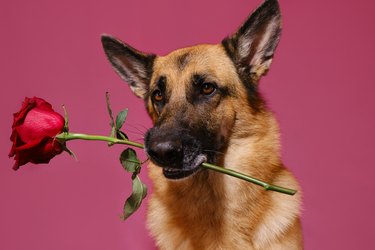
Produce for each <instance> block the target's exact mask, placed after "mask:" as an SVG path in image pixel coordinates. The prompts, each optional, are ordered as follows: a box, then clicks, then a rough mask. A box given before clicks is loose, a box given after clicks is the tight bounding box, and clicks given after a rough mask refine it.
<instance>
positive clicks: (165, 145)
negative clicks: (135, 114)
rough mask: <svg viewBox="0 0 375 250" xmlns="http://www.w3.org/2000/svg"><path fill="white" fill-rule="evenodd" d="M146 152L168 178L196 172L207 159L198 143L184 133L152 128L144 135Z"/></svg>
mask: <svg viewBox="0 0 375 250" xmlns="http://www.w3.org/2000/svg"><path fill="white" fill-rule="evenodd" d="M145 148H146V153H147V154H148V156H149V157H150V160H151V161H152V162H153V163H155V164H156V165H158V166H160V167H162V168H163V174H164V176H165V177H166V178H168V179H181V178H185V177H188V176H191V175H192V174H194V173H196V172H197V171H198V170H199V169H200V165H201V164H202V163H203V162H206V161H207V157H206V155H204V154H202V153H201V147H200V146H199V143H198V142H197V141H195V140H194V138H193V137H190V136H188V135H186V134H181V133H176V134H173V132H171V133H168V134H166V133H160V130H159V129H157V128H153V129H151V130H149V131H148V132H147V134H146V137H145Z"/></svg>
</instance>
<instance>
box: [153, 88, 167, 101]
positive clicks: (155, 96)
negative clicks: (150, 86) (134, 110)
mask: <svg viewBox="0 0 375 250" xmlns="http://www.w3.org/2000/svg"><path fill="white" fill-rule="evenodd" d="M152 99H153V100H154V101H155V102H161V101H163V99H164V96H163V94H162V93H161V91H160V90H155V91H154V93H152Z"/></svg>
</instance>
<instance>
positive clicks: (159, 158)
mask: <svg viewBox="0 0 375 250" xmlns="http://www.w3.org/2000/svg"><path fill="white" fill-rule="evenodd" d="M147 154H148V155H149V156H150V157H151V160H152V161H154V162H155V163H157V164H159V165H161V167H175V168H181V167H182V166H181V165H182V164H181V163H182V158H183V152H182V144H181V141H180V140H177V139H176V140H165V141H162V140H158V141H154V142H151V143H150V144H149V145H148V147H147Z"/></svg>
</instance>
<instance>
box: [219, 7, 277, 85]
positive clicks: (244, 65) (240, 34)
mask: <svg viewBox="0 0 375 250" xmlns="http://www.w3.org/2000/svg"><path fill="white" fill-rule="evenodd" d="M280 33H281V14H280V8H279V4H278V1H277V0H265V1H264V2H263V4H262V5H260V6H259V7H258V8H257V9H256V10H255V11H254V12H253V13H252V14H251V15H250V16H249V17H248V19H247V20H246V22H245V23H244V24H243V25H242V26H241V27H240V28H239V29H238V30H237V32H236V33H234V34H233V35H231V36H230V37H227V38H225V39H224V40H223V41H222V44H223V46H224V48H225V49H226V51H227V53H228V54H229V56H230V57H231V58H232V60H233V62H234V63H235V65H236V67H237V70H238V73H239V74H240V75H241V77H244V78H245V79H249V77H250V80H251V81H252V82H253V83H257V82H258V80H259V78H260V77H261V76H262V75H264V74H265V73H267V71H268V69H269V67H270V65H271V62H272V58H273V54H274V51H275V49H276V46H277V44H278V42H279V38H280Z"/></svg>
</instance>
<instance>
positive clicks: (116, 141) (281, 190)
mask: <svg viewBox="0 0 375 250" xmlns="http://www.w3.org/2000/svg"><path fill="white" fill-rule="evenodd" d="M56 138H57V139H58V140H60V141H62V142H65V141H70V140H77V139H80V140H90V141H106V142H110V143H112V144H125V145H129V146H133V147H137V148H144V145H143V144H141V143H137V142H133V141H129V140H122V139H117V138H114V137H109V136H102V135H88V134H78V133H67V132H63V133H61V134H58V135H57V136H56ZM202 167H204V168H207V169H211V170H214V171H216V172H220V173H223V174H227V175H230V176H233V177H236V178H239V179H242V180H245V181H248V182H251V183H254V184H256V185H259V186H262V187H263V188H264V189H265V190H272V191H276V192H279V193H284V194H288V195H294V194H295V193H296V192H297V191H296V190H293V189H289V188H284V187H280V186H277V185H272V184H269V183H267V182H264V181H261V180H258V179H256V178H254V177H251V176H248V175H245V174H242V173H239V172H237V171H234V170H231V169H228V168H223V167H219V166H216V165H213V164H211V163H202Z"/></svg>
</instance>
